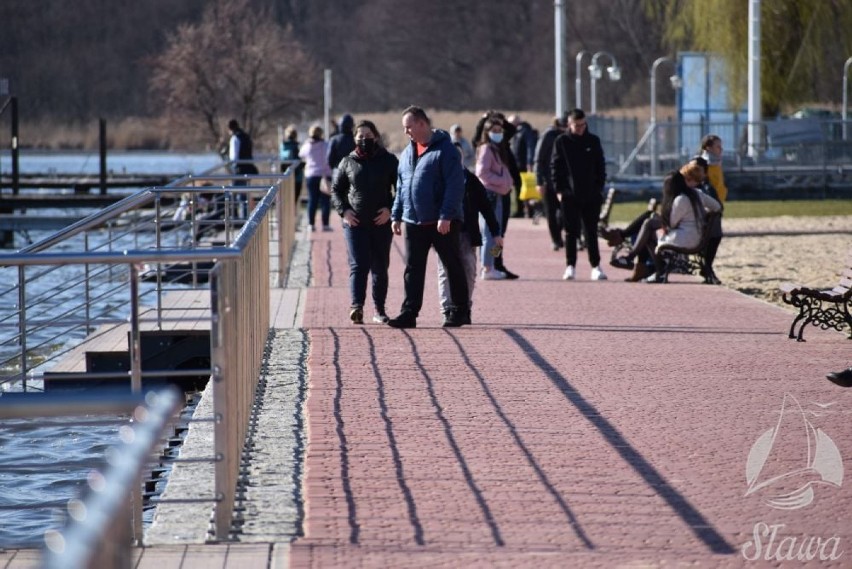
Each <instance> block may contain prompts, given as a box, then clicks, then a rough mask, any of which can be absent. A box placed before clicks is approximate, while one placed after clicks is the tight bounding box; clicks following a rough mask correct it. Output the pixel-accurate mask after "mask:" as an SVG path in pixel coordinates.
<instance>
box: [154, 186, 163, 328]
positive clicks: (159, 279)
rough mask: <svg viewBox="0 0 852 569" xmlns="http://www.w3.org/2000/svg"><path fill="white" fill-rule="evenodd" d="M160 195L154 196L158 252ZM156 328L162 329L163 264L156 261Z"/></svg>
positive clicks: (160, 235)
mask: <svg viewBox="0 0 852 569" xmlns="http://www.w3.org/2000/svg"><path fill="white" fill-rule="evenodd" d="M161 199H162V196H161V195H160V194H157V197H156V198H154V236H155V237H154V243H155V246H156V251H157V252H158V253H159V252H160V250H162V248H163V234H162V231H161V229H162V228H161V227H160V225H161V222H162V215H163V205H162V203H161ZM157 328H158V329H160V330H162V329H163V264H162V263H159V262H158V263H157Z"/></svg>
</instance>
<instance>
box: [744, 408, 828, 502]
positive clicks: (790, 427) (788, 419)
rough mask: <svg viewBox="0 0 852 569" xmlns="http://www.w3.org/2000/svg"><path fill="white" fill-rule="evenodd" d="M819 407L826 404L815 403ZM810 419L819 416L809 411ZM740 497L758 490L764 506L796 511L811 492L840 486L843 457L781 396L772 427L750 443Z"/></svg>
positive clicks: (822, 434)
mask: <svg viewBox="0 0 852 569" xmlns="http://www.w3.org/2000/svg"><path fill="white" fill-rule="evenodd" d="M816 405H817V406H818V407H820V408H821V409H825V408H826V407H828V406H829V405H831V404H828V405H820V404H816ZM809 413H810V414H811V415H813V416H815V417H817V416H819V415H818V414H817V413H816V412H814V411H810V412H809ZM746 480H747V481H748V491H747V492H746V493H745V495H746V496H748V495H750V494H753V493H755V492H758V491H762V492H761V494H762V495H763V496H764V501H765V502H766V504H767V505H769V506H771V507H773V508H777V509H779V510H797V509H799V508H804V507H805V506H807V505H808V504H810V503H811V502H813V501H814V495H815V494H814V488H815V487H817V486H819V485H828V486H832V487H834V488H839V487H840V485H841V484H842V483H843V459H842V457H841V456H840V451H839V450H838V449H837V445H836V444H834V441H833V440H831V438H830V437H829V436H828V435H827V434H825V433H824V432H823V431H822V429H819V428H816V427H814V426H813V425H812V424H811V422H810V421H809V420H808V417H807V415H806V413H805V411H804V410H803V409H802V406H801V405H799V402H798V401H796V399H795V397H793V396H792V395H790V394H789V393H788V394H785V395H784V402H783V403H782V405H781V415H780V417H778V422H777V423H776V425H775V426H774V427H771V428H770V429H768V430H767V431H766V432H764V433H763V434H762V435H760V437H759V438H758V439H757V441H755V443H754V444H753V445H752V447H751V450H750V451H749V453H748V461H747V462H746Z"/></svg>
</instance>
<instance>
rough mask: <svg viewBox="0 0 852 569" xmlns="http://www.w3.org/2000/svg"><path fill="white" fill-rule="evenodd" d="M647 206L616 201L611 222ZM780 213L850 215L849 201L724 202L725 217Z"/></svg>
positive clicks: (630, 216)
mask: <svg viewBox="0 0 852 569" xmlns="http://www.w3.org/2000/svg"><path fill="white" fill-rule="evenodd" d="M647 206H648V204H647V202H625V203H616V204H614V205H613V206H612V213H611V214H610V218H609V219H610V222H615V223H625V222H630V221H632V220H633V219H635V218H636V216H638V215H639V214H640V213H642V212H643V211H645V209H646V208H647ZM782 215H791V216H794V217H803V216H825V215H852V200H772V201H730V202H728V203H727V204H726V205H725V217H727V218H728V219H733V218H737V217H779V216H782Z"/></svg>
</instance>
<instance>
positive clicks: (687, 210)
mask: <svg viewBox="0 0 852 569" xmlns="http://www.w3.org/2000/svg"><path fill="white" fill-rule="evenodd" d="M702 179H703V171H702V168H701V166H699V165H698V164H696V163H695V162H690V163H689V164H687V165H685V166H683V167H682V168H681V169H680V171H679V172H671V173H670V174H669V175H668V176H666V179H665V180H664V181H663V202H662V207H661V211H660V215H655V214H653V215H650V216H648V217H647V219H645V221H644V222H643V223H642V227H641V228H640V230H639V233H638V234H637V235H636V241H635V243H634V246H633V250H632V251H631V252H630V253H629V254H628V255H627V256H625V257H622V258H621V259H623V261H621V263H622V264H623V265H624V266H623V267H622V268H630V267H632V266H633V263H634V259H635V258H636V257H637V256H639V255H640V254H643V253H644V254H647V255H649V256H650V258H651V259H652V260H653V262H654V268H655V273H654V274H652V275H651V276H649V277H648V278H647V279H646V281H647V282H664V281H665V276H666V268H665V264H664V262H663V259H662V257H661V256H660V255H659V254H658V252H657V251H658V247H659V246H660V245H663V244H667V245H674V246H676V247H683V248H692V247H695V246H697V245H698V243H699V242H700V241H701V233H702V229H703V223H704V218H705V216H706V211H719V210H720V209H721V205H720V204H719V202H717V201H716V200H714V199H713V198H711V197H710V196H708V195H706V194H704V193H703V192H698V191H696V190H695V188H696V187H697V186H698V184H700V183H701V181H702ZM660 229H663V230H664V231H665V233H663V235H662V237H660V238H659V239H658V238H657V231H658V230H660ZM617 266H618V265H617ZM631 280H633V279H631Z"/></svg>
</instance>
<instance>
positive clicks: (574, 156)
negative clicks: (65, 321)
mask: <svg viewBox="0 0 852 569" xmlns="http://www.w3.org/2000/svg"><path fill="white" fill-rule="evenodd" d="M550 168H551V178H552V179H553V184H554V185H555V187H556V192H557V193H558V194H559V195H560V196H561V198H562V203H561V209H562V221H563V223H564V224H565V264H566V267H565V272H564V273H563V274H562V278H563V279H564V280H566V281H568V280H574V278H575V277H576V265H577V240H578V239H579V238H580V232H581V231H584V232H585V236H586V247H587V253H588V255H589V264H590V265H591V266H592V272H591V280H593V281H602V280H606V274H604V272H603V270H602V269H601V267H600V263H601V255H600V251H599V249H598V235H597V228H598V218H599V217H600V213H601V206H602V205H603V188H604V184H605V183H606V160H605V158H604V152H603V147H602V146H601V141H600V139H599V138H598V137H597V136H595V135H594V134H592V133H590V132H589V130H588V127H587V125H586V114H585V113H584V112H583V110H582V109H574V110H572V111H571V112H569V113H568V132H566V133H564V134H561V135H559V136H558V137H557V138H556V140H555V141H554V143H553V154H552V155H551V159H550Z"/></svg>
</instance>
